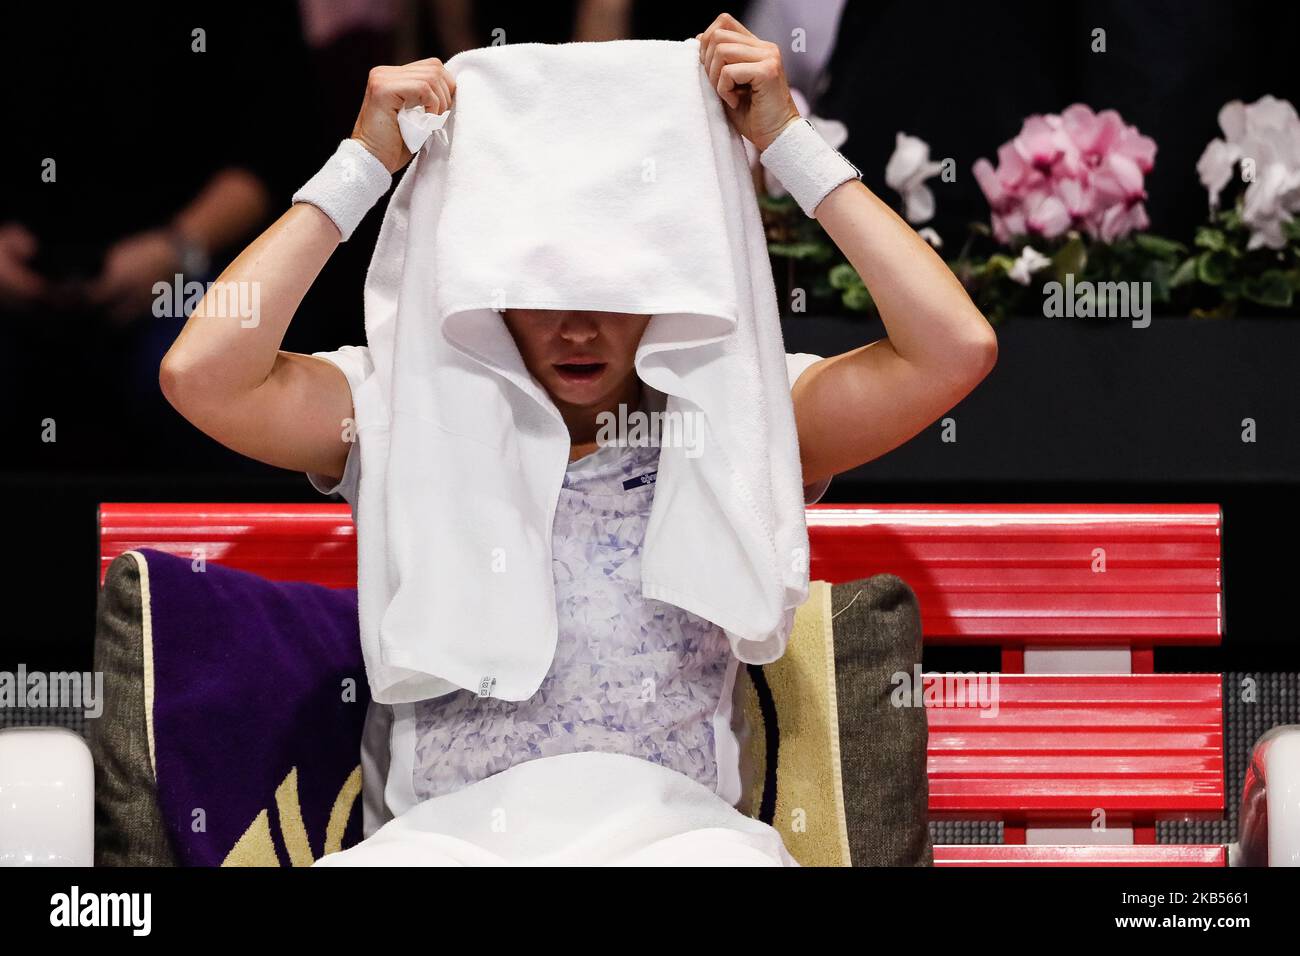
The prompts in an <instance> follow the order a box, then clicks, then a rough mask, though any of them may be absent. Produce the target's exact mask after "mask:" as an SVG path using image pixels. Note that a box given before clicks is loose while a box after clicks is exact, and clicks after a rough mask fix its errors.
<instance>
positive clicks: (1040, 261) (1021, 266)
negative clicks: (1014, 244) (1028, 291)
mask: <svg viewBox="0 0 1300 956" xmlns="http://www.w3.org/2000/svg"><path fill="white" fill-rule="evenodd" d="M1051 264H1052V260H1051V259H1049V258H1047V256H1045V255H1043V254H1042V253H1041V252H1039V251H1038V250H1037V249H1035V248H1034V247H1033V246H1025V248H1024V249H1022V250H1020V258H1018V259H1017V260H1016V261H1015V262H1013V263H1012V264H1011V268H1010V269H1009V270H1008V271H1007V275H1008V276H1009V277H1010V278H1011V280H1012V281H1013V282H1019V283H1020V284H1021V285H1029V279H1030V276H1032V275H1033V274H1034V273H1035V272H1041V271H1042V270H1043V269H1046V268H1047V267H1048V266H1050V265H1051Z"/></svg>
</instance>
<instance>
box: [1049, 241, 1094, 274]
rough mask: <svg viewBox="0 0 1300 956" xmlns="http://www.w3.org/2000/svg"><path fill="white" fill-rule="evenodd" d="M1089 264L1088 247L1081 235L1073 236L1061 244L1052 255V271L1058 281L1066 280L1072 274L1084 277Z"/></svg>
mask: <svg viewBox="0 0 1300 956" xmlns="http://www.w3.org/2000/svg"><path fill="white" fill-rule="evenodd" d="M1087 266H1088V249H1087V247H1086V246H1084V244H1083V239H1082V238H1080V237H1079V236H1072V237H1071V238H1070V241H1069V242H1067V243H1066V244H1065V245H1063V246H1061V248H1060V249H1058V250H1057V251H1056V255H1054V256H1052V272H1053V273H1054V274H1055V275H1056V280H1057V281H1058V282H1064V281H1065V277H1066V276H1067V275H1070V274H1074V275H1076V276H1080V277H1082V275H1083V270H1084V269H1085V268H1087Z"/></svg>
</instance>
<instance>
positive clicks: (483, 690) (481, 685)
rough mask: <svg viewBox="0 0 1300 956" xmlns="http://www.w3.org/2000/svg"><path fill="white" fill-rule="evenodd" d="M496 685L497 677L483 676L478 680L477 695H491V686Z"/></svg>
mask: <svg viewBox="0 0 1300 956" xmlns="http://www.w3.org/2000/svg"><path fill="white" fill-rule="evenodd" d="M496 686H497V679H496V678H495V677H484V678H483V679H482V680H481V681H479V682H478V695H479V696H480V697H491V696H492V688H493V687H496Z"/></svg>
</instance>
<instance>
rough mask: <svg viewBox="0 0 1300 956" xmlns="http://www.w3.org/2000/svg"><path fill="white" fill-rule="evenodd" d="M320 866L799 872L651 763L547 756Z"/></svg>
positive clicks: (766, 841)
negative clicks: (789, 868) (778, 868)
mask: <svg viewBox="0 0 1300 956" xmlns="http://www.w3.org/2000/svg"><path fill="white" fill-rule="evenodd" d="M315 865H316V866H798V865H799V863H798V862H797V861H796V860H795V858H794V857H793V856H792V855H791V854H790V851H789V850H787V849H786V847H785V844H784V843H783V842H782V840H781V834H780V833H779V832H778V831H777V830H775V829H773V828H772V827H770V826H768V825H767V824H766V823H762V822H760V821H758V820H755V819H752V818H750V817H747V816H745V815H744V814H743V813H741V812H740V811H739V810H737V809H735V808H734V807H731V806H728V805H727V804H726V802H725V801H723V800H720V799H718V795H717V794H715V793H714V792H713V791H712V790H710V789H709V788H708V787H706V786H704V785H703V784H700V783H698V782H697V781H695V780H692V779H691V778H690V777H688V776H686V775H685V774H683V773H678V772H677V771H676V770H670V769H668V768H667V767H661V766H660V765H659V764H656V763H651V762H650V761H649V760H643V759H641V758H640V757H631V756H628V755H627V754H607V753H598V752H595V751H586V752H582V753H571V754H561V755H559V756H555V757H541V758H539V759H537V760H529V761H527V762H525V763H521V764H516V765H515V766H513V767H511V768H509V769H508V770H503V771H502V772H501V773H498V774H494V775H492V776H491V777H488V778H487V779H485V780H480V781H478V782H477V783H474V784H471V785H470V786H468V787H465V788H464V789H461V790H457V791H455V792H454V793H448V794H443V795H442V796H440V797H434V798H433V799H431V800H425V801H424V802H423V803H420V804H417V805H416V806H414V807H412V808H411V809H410V810H408V811H407V812H406V813H404V814H402V815H401V816H398V817H396V818H394V819H392V820H390V821H388V822H387V823H385V824H384V825H383V826H382V827H380V828H379V830H377V831H376V832H375V833H374V835H373V836H371V837H369V838H368V839H366V840H363V841H362V842H360V843H358V844H357V845H355V846H353V847H351V848H349V849H347V850H343V851H342V852H340V853H331V854H329V855H327V856H323V857H321V858H320V859H319V860H317V861H316V863H315Z"/></svg>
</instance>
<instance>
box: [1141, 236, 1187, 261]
mask: <svg viewBox="0 0 1300 956" xmlns="http://www.w3.org/2000/svg"><path fill="white" fill-rule="evenodd" d="M1133 242H1134V244H1136V245H1137V247H1138V248H1139V249H1141V250H1142V251H1143V252H1147V253H1150V254H1151V255H1153V256H1157V257H1159V258H1161V259H1173V258H1175V257H1177V256H1180V255H1184V254H1186V252H1187V247H1186V246H1185V245H1183V244H1182V243H1181V242H1174V240H1172V239H1165V238H1163V237H1161V236H1153V235H1151V234H1150V233H1146V232H1139V233H1137V234H1136V235H1134V236H1133Z"/></svg>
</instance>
